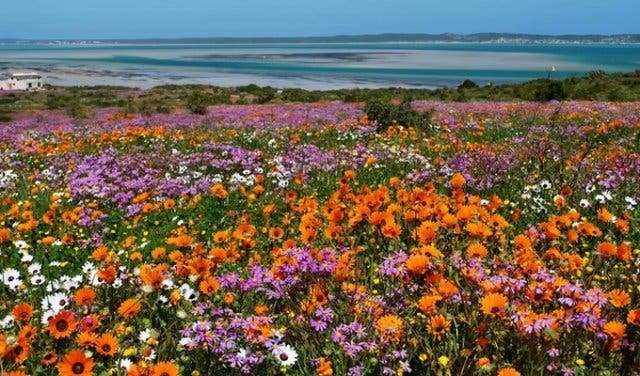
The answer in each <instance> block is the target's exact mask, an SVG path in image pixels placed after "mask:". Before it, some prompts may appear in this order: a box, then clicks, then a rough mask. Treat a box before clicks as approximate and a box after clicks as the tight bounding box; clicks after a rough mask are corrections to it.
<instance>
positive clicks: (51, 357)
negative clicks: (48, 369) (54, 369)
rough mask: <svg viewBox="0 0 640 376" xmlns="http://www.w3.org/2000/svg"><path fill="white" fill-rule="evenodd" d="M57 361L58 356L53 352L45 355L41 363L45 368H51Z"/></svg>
mask: <svg viewBox="0 0 640 376" xmlns="http://www.w3.org/2000/svg"><path fill="white" fill-rule="evenodd" d="M57 361H58V354H56V353H55V352H53V351H49V352H48V353H46V354H44V356H43V357H42V360H40V363H42V365H43V366H50V365H52V364H53V363H55V362H57Z"/></svg>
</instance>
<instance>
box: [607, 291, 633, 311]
mask: <svg viewBox="0 0 640 376" xmlns="http://www.w3.org/2000/svg"><path fill="white" fill-rule="evenodd" d="M609 302H610V303H611V305H612V306H614V307H616V308H622V307H625V306H627V305H629V303H631V296H629V294H628V293H627V292H625V291H622V290H619V289H615V290H611V292H610V293H609Z"/></svg>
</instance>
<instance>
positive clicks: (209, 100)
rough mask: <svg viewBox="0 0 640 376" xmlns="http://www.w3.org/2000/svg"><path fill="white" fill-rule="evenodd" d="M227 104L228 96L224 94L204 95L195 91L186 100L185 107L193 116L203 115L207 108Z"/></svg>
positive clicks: (197, 90)
mask: <svg viewBox="0 0 640 376" xmlns="http://www.w3.org/2000/svg"><path fill="white" fill-rule="evenodd" d="M227 103H229V96H228V95H226V94H224V93H205V92H203V91H201V90H199V89H196V90H195V91H193V92H192V93H191V94H189V96H188V97H187V99H186V106H187V109H189V111H191V112H192V113H194V114H198V115H204V114H206V113H207V107H209V106H213V105H216V104H227Z"/></svg>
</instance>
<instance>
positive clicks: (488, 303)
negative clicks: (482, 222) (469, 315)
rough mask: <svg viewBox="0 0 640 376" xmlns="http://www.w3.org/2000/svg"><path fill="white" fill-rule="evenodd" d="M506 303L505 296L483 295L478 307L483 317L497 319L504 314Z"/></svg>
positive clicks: (497, 294) (495, 294) (496, 294)
mask: <svg viewBox="0 0 640 376" xmlns="http://www.w3.org/2000/svg"><path fill="white" fill-rule="evenodd" d="M508 301H509V300H508V299H507V297H506V296H504V295H502V294H499V293H492V294H488V295H485V296H484V297H483V298H482V299H481V300H480V305H481V307H482V312H484V314H485V315H489V316H493V317H498V316H502V315H503V314H504V311H505V307H506V306H507V303H508Z"/></svg>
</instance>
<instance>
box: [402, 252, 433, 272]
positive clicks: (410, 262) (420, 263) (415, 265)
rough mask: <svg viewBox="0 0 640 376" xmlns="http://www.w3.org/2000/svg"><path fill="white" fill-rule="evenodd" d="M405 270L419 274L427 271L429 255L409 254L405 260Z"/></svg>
mask: <svg viewBox="0 0 640 376" xmlns="http://www.w3.org/2000/svg"><path fill="white" fill-rule="evenodd" d="M406 265H407V270H409V271H410V272H411V273H413V274H417V275H421V274H424V273H425V272H426V271H427V268H428V267H429V265H431V263H430V262H429V257H427V256H425V255H411V256H409V258H408V259H407V261H406Z"/></svg>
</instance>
